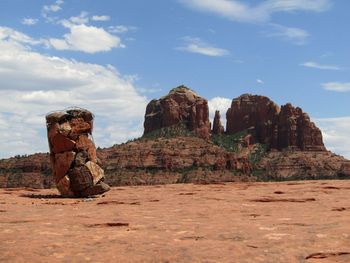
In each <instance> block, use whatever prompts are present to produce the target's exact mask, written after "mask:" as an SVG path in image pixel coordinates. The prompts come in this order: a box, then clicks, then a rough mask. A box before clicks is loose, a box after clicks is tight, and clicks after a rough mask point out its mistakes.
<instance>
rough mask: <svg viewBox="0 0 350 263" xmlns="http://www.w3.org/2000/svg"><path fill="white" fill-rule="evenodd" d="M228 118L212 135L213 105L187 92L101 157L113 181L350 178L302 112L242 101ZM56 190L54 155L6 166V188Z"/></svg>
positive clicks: (0, 170)
mask: <svg viewBox="0 0 350 263" xmlns="http://www.w3.org/2000/svg"><path fill="white" fill-rule="evenodd" d="M226 116H227V130H226V132H224V129H223V127H222V125H221V120H220V113H219V112H216V114H215V118H214V123H213V131H212V135H211V134H210V123H209V114H208V103H207V101H206V100H205V99H203V98H201V97H199V96H198V95H197V94H196V93H195V92H193V91H191V90H190V89H188V88H186V87H184V86H181V87H178V88H176V89H173V90H171V91H170V92H169V94H168V95H166V96H164V97H162V98H160V99H159V100H153V101H151V102H150V103H149V104H148V106H147V109H146V114H145V122H144V126H145V131H144V134H145V135H144V136H143V137H141V138H138V139H135V140H133V141H129V142H127V143H123V144H120V145H115V146H112V147H110V148H105V149H100V150H98V151H97V156H98V158H99V159H100V160H101V165H102V168H103V169H104V170H105V176H106V182H107V183H109V184H110V185H112V186H117V185H140V184H167V183H179V182H180V183H184V182H194V183H213V182H223V181H241V180H245V181H254V180H291V179H296V180H297V179H323V178H327V179H333V178H350V161H348V160H346V159H345V158H343V157H341V156H338V155H335V154H333V153H331V152H329V151H326V149H325V147H324V145H323V142H322V134H321V131H320V130H319V129H318V128H317V127H316V126H315V124H314V123H312V122H311V121H310V118H309V117H308V115H307V114H306V113H304V112H303V111H302V110H301V109H300V108H294V107H293V106H292V105H291V104H286V105H285V106H282V107H281V108H280V107H279V106H278V105H276V104H275V103H274V102H272V101H271V100H270V99H269V98H267V97H263V96H253V95H242V96H240V97H239V98H237V99H234V100H233V101H232V105H231V108H230V109H229V110H228V111H227V114H226ZM182 129H185V132H184V131H183V130H182ZM186 131H187V132H186ZM189 131H190V132H189ZM242 131H245V132H242ZM194 133H195V134H197V136H193V135H194ZM262 144H264V145H265V146H267V147H265V146H264V145H262ZM269 149H275V150H273V151H269ZM282 149H288V150H287V151H286V150H284V151H280V150H282ZM53 184H54V180H53V177H52V170H51V166H50V164H49V154H34V155H30V156H27V157H19V156H17V157H13V158H9V159H4V160H0V187H34V188H50V187H52V186H53Z"/></svg>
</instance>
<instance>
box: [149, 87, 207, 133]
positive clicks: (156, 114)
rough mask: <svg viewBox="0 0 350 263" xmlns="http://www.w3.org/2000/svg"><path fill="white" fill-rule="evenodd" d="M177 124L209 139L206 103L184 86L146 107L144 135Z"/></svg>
mask: <svg viewBox="0 0 350 263" xmlns="http://www.w3.org/2000/svg"><path fill="white" fill-rule="evenodd" d="M179 123H184V124H185V125H186V127H187V128H188V129H189V130H190V131H194V132H195V133H196V134H197V135H199V136H200V137H202V138H205V139H208V138H209V137H210V122H209V109H208V101H207V100H206V99H204V98H202V97H200V96H198V95H197V94H196V93H195V92H194V91H192V90H190V89H188V88H187V87H185V86H180V87H177V88H175V89H173V90H171V91H170V92H169V94H168V95H166V96H164V97H162V98H160V99H159V100H152V101H151V102H150V103H149V104H148V105H147V108H146V114H145V121H144V128H145V130H144V134H148V133H150V132H152V131H154V130H158V129H161V128H165V127H169V126H173V125H177V124H179Z"/></svg>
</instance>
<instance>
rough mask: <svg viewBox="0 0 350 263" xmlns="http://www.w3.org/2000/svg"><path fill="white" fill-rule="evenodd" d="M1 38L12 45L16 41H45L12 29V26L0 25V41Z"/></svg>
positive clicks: (36, 43)
mask: <svg viewBox="0 0 350 263" xmlns="http://www.w3.org/2000/svg"><path fill="white" fill-rule="evenodd" d="M1 40H6V41H7V42H11V43H13V44H14V45H15V44H17V43H21V44H28V45H39V44H45V41H44V40H42V39H40V40H36V39H33V38H31V37H29V36H27V35H26V34H23V33H21V32H18V31H16V30H13V29H12V28H9V27H2V26H0V41H1Z"/></svg>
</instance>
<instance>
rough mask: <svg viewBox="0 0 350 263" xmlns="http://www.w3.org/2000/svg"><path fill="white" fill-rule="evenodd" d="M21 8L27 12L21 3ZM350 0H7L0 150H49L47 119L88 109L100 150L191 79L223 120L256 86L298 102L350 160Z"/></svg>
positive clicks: (1, 20) (1, 19) (0, 11)
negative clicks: (62, 112) (70, 110)
mask: <svg viewBox="0 0 350 263" xmlns="http://www.w3.org/2000/svg"><path fill="white" fill-rule="evenodd" d="M19 7H20V8H19ZM349 8H350V2H339V1H335V0H305V1H298V0H288V1H284V0H263V1H255V0H249V1H243V0H206V1H199V0H168V1H160V0H151V1H139V0H130V1H123V2H121V1H112V0H106V1H103V2H96V1H92V0H77V1H74V2H69V1H64V0H50V1H46V0H38V1H34V2H33V1H25V0H3V1H1V2H0V48H1V53H0V78H1V80H2V81H1V84H0V105H1V107H0V132H1V134H2V136H1V138H0V149H1V150H0V158H7V157H11V156H15V155H23V154H32V153H35V152H47V151H48V145H47V136H46V127H45V115H46V113H48V112H50V111H55V110H60V109H64V108H67V107H71V106H78V107H83V108H86V109H88V110H90V111H92V112H93V113H94V114H95V116H96V118H95V129H94V132H93V135H94V138H95V142H96V146H99V147H109V146H112V145H114V144H117V143H122V142H125V141H127V140H129V139H133V138H137V137H139V136H141V135H142V132H143V117H144V113H145V108H146V105H147V103H148V102H149V101H150V100H151V99H153V98H160V97H161V96H163V95H165V94H167V92H168V90H171V89H172V88H175V87H177V86H179V85H178V84H180V85H181V84H184V85H185V86H187V87H189V88H190V89H192V90H194V91H196V92H197V93H198V94H199V95H200V96H202V97H204V98H206V99H207V100H208V102H209V108H210V118H211V120H212V119H213V116H214V112H215V110H216V109H218V110H220V112H221V115H222V121H223V122H224V121H225V117H224V115H225V113H226V110H227V108H228V105H230V104H231V101H232V99H233V98H236V97H238V96H239V95H241V94H245V93H250V94H257V95H263V96H267V97H269V98H270V99H271V100H272V101H274V102H275V103H277V104H278V105H284V104H286V103H288V102H290V103H292V104H293V106H296V107H300V108H302V109H303V111H304V112H306V113H308V114H309V115H310V118H311V120H312V121H313V122H315V123H316V125H317V126H318V127H319V128H320V129H321V130H322V133H323V138H324V142H325V145H326V147H327V149H328V150H330V151H333V152H335V153H336V154H339V155H343V156H345V157H347V158H350V139H349V134H350V107H349V101H350V77H349V71H350V63H349V61H350V52H349V45H348V43H349V42H350V35H349V34H347V33H346V32H347V31H348V28H347V27H348V26H347V25H349V24H350V17H349V16H348V10H349Z"/></svg>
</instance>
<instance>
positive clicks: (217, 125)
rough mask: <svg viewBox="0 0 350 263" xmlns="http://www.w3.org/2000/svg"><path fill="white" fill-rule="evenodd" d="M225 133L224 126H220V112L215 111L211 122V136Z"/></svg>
mask: <svg viewBox="0 0 350 263" xmlns="http://www.w3.org/2000/svg"><path fill="white" fill-rule="evenodd" d="M224 132H225V129H224V126H222V124H221V116H220V111H218V110H217V111H215V116H214V121H213V130H212V133H213V134H218V135H220V134H223V133H224Z"/></svg>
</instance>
